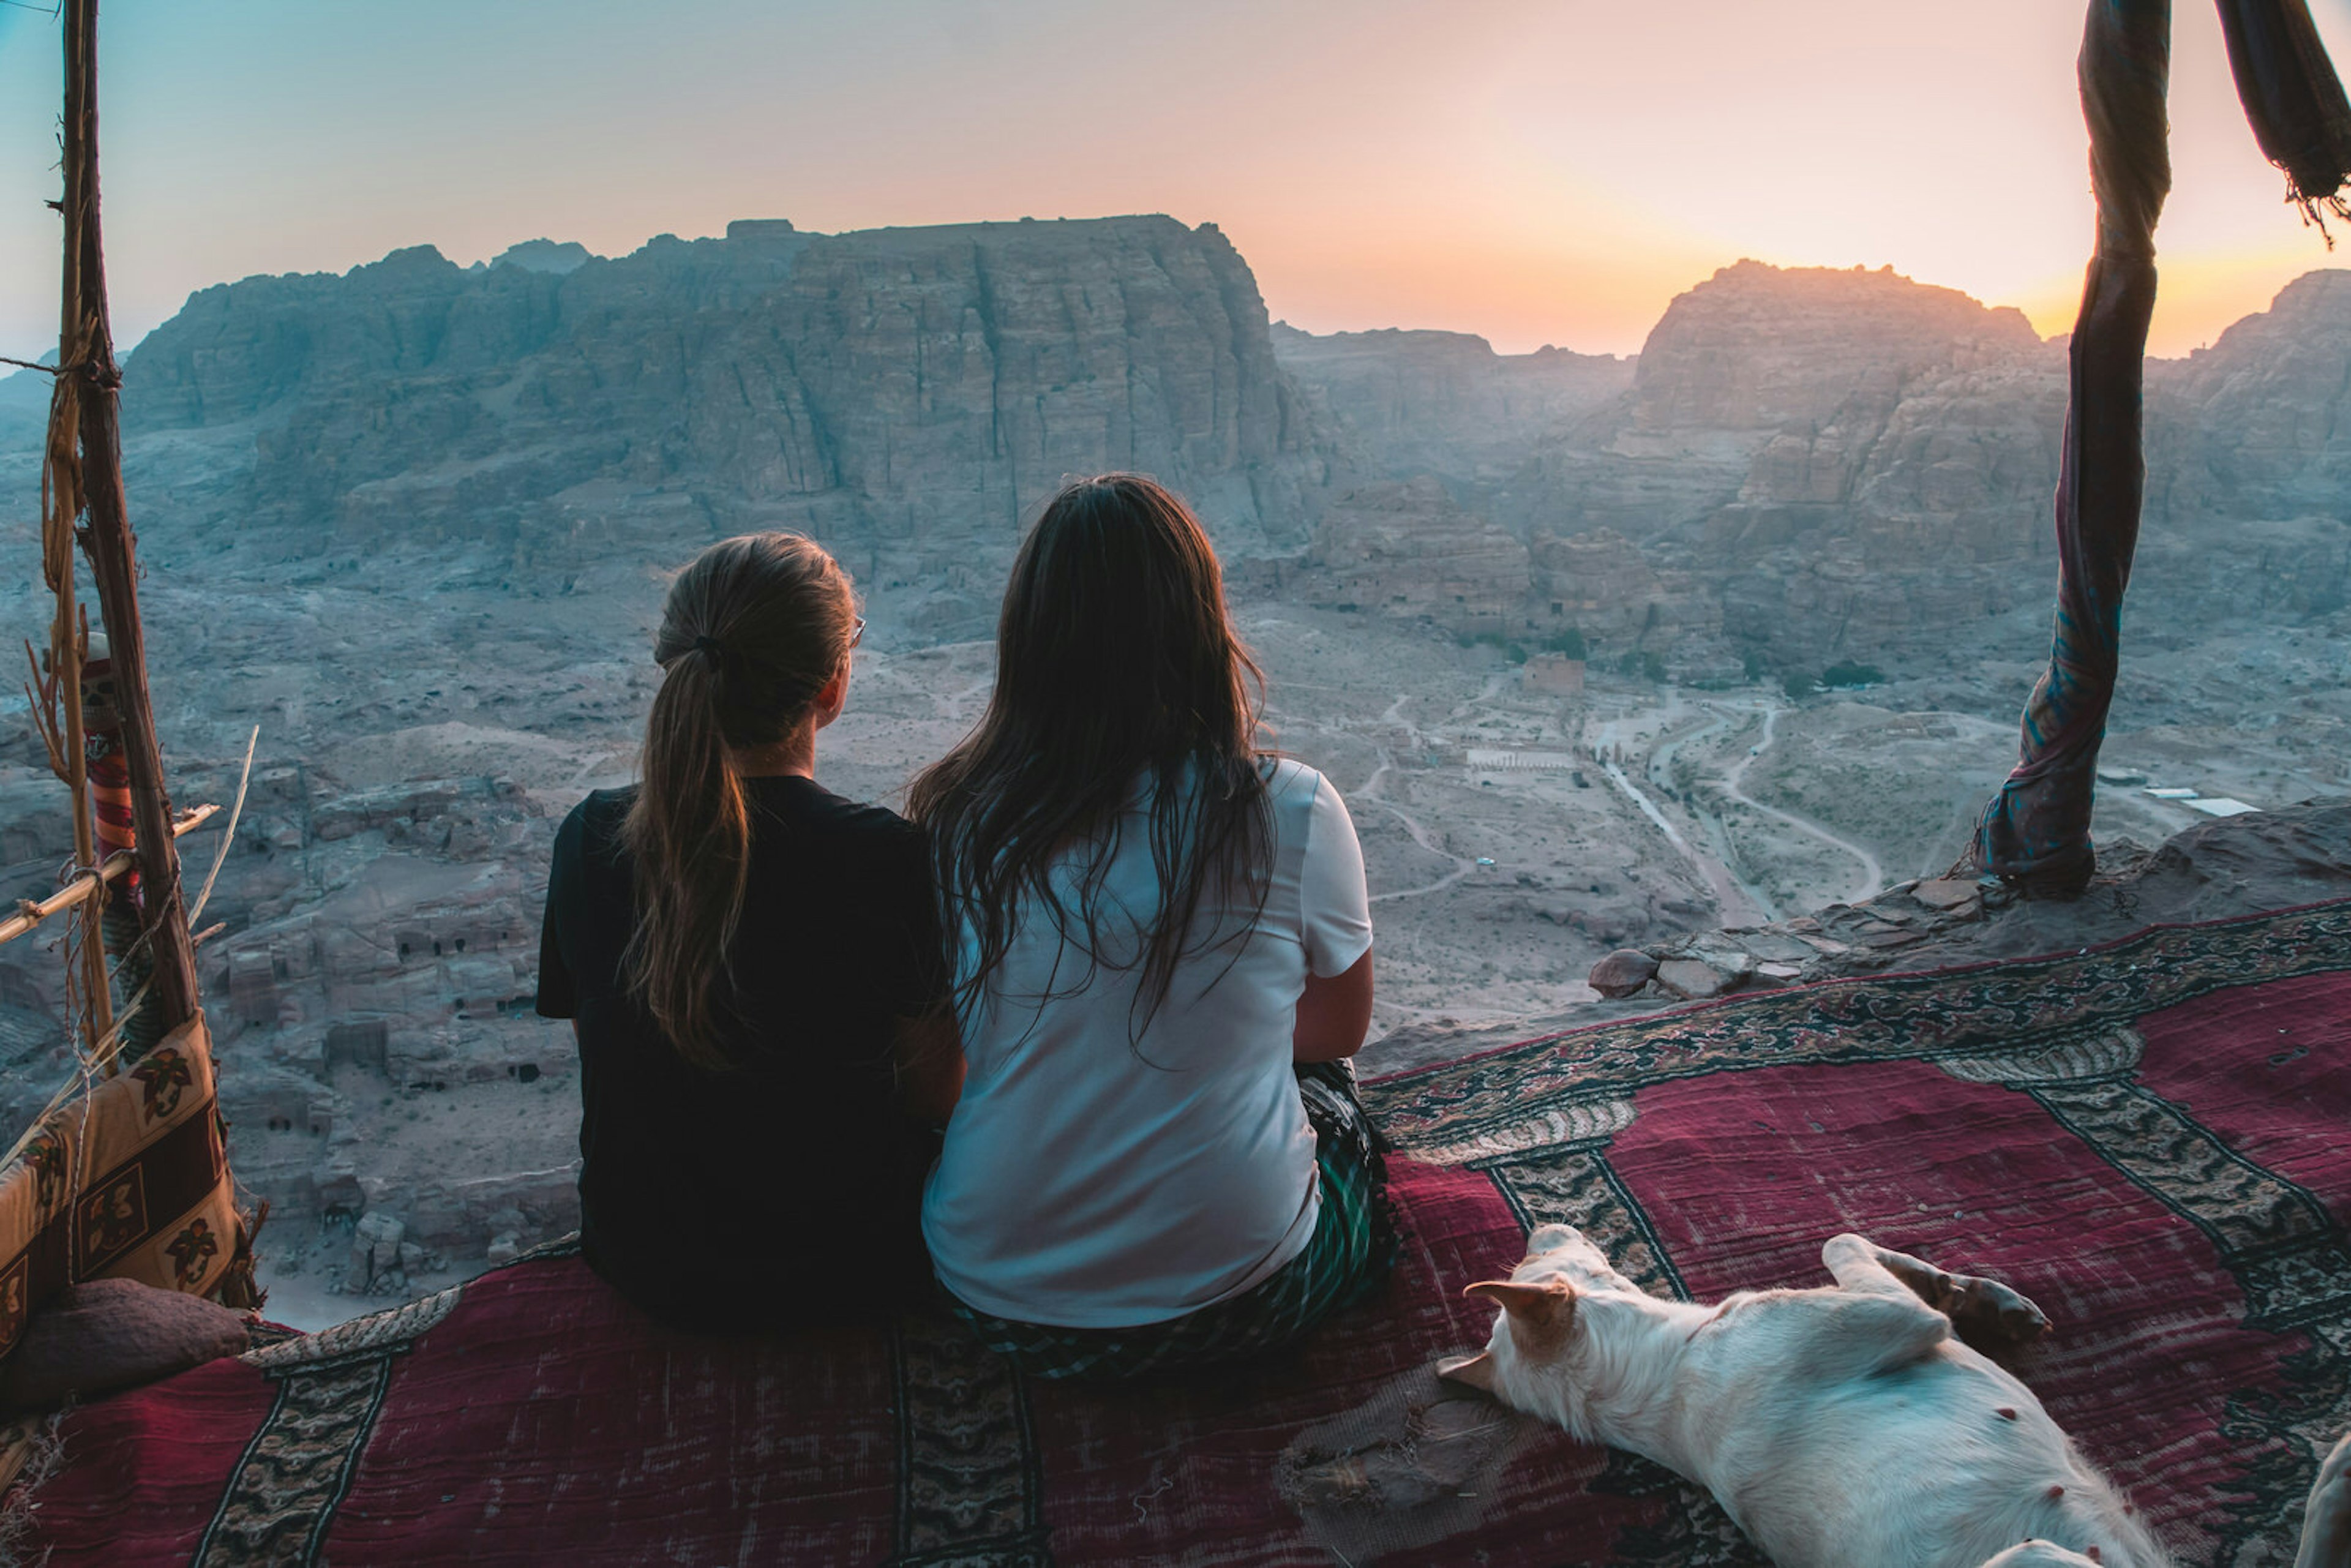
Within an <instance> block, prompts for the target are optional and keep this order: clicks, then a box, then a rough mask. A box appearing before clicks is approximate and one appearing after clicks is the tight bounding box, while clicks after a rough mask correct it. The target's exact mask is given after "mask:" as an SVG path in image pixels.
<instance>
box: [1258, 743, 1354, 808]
mask: <svg viewBox="0 0 2351 1568" xmlns="http://www.w3.org/2000/svg"><path fill="white" fill-rule="evenodd" d="M1264 769H1265V790H1266V794H1267V796H1268V797H1269V798H1270V800H1272V801H1273V803H1274V808H1275V810H1282V809H1284V808H1287V809H1289V810H1295V811H1306V810H1311V809H1312V808H1313V805H1314V802H1315V800H1317V798H1319V797H1321V796H1324V795H1329V796H1331V797H1332V798H1333V799H1336V797H1337V794H1338V791H1337V790H1336V789H1332V785H1331V781H1330V780H1329V779H1325V778H1324V777H1323V776H1322V774H1321V773H1320V772H1318V771H1316V770H1315V769H1314V768H1311V767H1310V766H1309V765H1308V764H1306V763H1303V762H1301V761H1300V760H1299V759H1298V758H1295V757H1284V756H1280V755H1279V754H1275V755H1270V756H1268V757H1267V758H1265V762H1264Z"/></svg>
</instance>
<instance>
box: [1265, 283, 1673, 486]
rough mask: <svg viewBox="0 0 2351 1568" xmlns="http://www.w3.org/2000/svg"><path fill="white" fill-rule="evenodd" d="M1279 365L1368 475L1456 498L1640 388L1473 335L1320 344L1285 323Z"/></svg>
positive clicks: (1358, 337) (1596, 358)
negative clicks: (1411, 481) (1498, 348)
mask: <svg viewBox="0 0 2351 1568" xmlns="http://www.w3.org/2000/svg"><path fill="white" fill-rule="evenodd" d="M1273 353H1274V358H1275V359H1276V360H1277V361H1280V364H1281V367H1282V368H1283V369H1284V370H1286V371H1289V372H1290V375H1291V376H1292V377H1294V378H1295V379H1296V380H1297V382H1298V384H1299V385H1300V386H1301V388H1302V389H1304V391H1305V392H1306V394H1307V395H1308V397H1309V398H1311V399H1312V400H1314V401H1315V402H1317V404H1318V405H1319V407H1320V408H1321V409H1322V410H1327V411H1328V413H1329V414H1330V416H1331V423H1332V424H1333V425H1334V426H1335V427H1337V428H1338V429H1339V430H1340V431H1342V432H1343V433H1344V437H1345V440H1346V448H1347V451H1348V453H1349V455H1350V456H1351V457H1352V458H1353V460H1354V462H1355V463H1356V464H1357V465H1359V466H1360V467H1361V468H1362V469H1363V470H1364V472H1365V473H1366V474H1370V475H1374V476H1384V477H1388V478H1396V479H1408V478H1411V477H1413V476H1416V475H1419V474H1433V475H1436V476H1438V477H1440V478H1442V479H1444V480H1445V481H1447V484H1449V485H1451V486H1454V487H1455V488H1456V489H1460V490H1468V489H1472V488H1474V487H1478V486H1498V485H1500V484H1503V483H1505V482H1507V481H1509V480H1510V478H1511V477H1512V476H1515V475H1516V473H1517V472H1518V470H1519V468H1520V465H1522V464H1523V463H1524V462H1525V461H1526V457H1527V454H1528V453H1529V452H1531V451H1532V450H1533V449H1534V447H1535V445H1536V444H1537V443H1539V442H1541V441H1542V440H1543V439H1544V438H1546V437H1549V436H1552V435H1555V434H1558V433H1559V432H1561V431H1562V430H1563V429H1565V428H1566V427H1567V426H1569V425H1571V424H1573V423H1574V422H1575V421H1576V420H1577V419H1579V418H1581V417H1582V416H1583V414H1585V413H1589V412H1591V410H1593V408H1595V407H1597V406H1598V405H1599V404H1601V403H1604V402H1607V401H1608V400H1609V399H1610V398H1613V397H1614V396H1616V395H1617V394H1618V393H1620V392H1623V391H1625V388H1627V387H1628V386H1630V385H1631V384H1632V381H1633V361H1631V360H1629V359H1618V358H1616V357H1615V356H1614V355H1611V354H1577V353H1571V352H1569V351H1568V350H1564V349H1550V348H1546V349H1539V350H1536V351H1535V352H1533V353H1531V354H1498V353H1496V352H1495V351H1494V349H1493V345H1492V344H1490V343H1489V342H1487V341H1486V340H1485V339H1483V338H1479V337H1473V336H1471V335H1470V334H1468V333H1467V332H1426V331H1402V330H1397V329H1393V328H1391V329H1384V330H1381V331H1375V332H1334V333H1330V334H1326V335H1317V334H1315V333H1311V332H1301V331H1300V330H1298V329H1296V328H1294V327H1291V326H1290V325H1288V324H1287V323H1285V322H1280V321H1277V322H1275V323H1274V325H1273Z"/></svg>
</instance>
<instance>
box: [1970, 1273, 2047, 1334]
mask: <svg viewBox="0 0 2351 1568" xmlns="http://www.w3.org/2000/svg"><path fill="white" fill-rule="evenodd" d="M1950 1279H1951V1285H1952V1293H1953V1295H1954V1297H1955V1298H1956V1299H1955V1300H1954V1301H1953V1304H1952V1306H1951V1309H1950V1312H1951V1326H1952V1327H1954V1328H1956V1329H1958V1330H1959V1338H1961V1339H1962V1340H1965V1341H1966V1342H1967V1343H1970V1344H1977V1345H1982V1344H1991V1345H2016V1344H2029V1343H2032V1341H2034V1340H2036V1339H2039V1338H2040V1337H2041V1336H2042V1335H2043V1334H2045V1333H2048V1332H2049V1318H2048V1314H2046V1313H2044V1312H2042V1310H2041V1309H2040V1308H2039V1307H2036V1306H2034V1305H2033V1304H2032V1301H2030V1300H2029V1299H2028V1298H2027V1297H2026V1296H2025V1295H2024V1294H2023V1292H2022V1291H2016V1290H2012V1289H2011V1288H2010V1287H2008V1286H2006V1285H2003V1284H2001V1282H2000V1281H1998V1280H1985V1279H1980V1278H1978V1277H1977V1276H1975V1275H1972V1274H1954V1275H1952V1276H1951V1277H1950Z"/></svg>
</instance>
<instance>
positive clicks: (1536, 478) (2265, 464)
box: [1505, 262, 2351, 670]
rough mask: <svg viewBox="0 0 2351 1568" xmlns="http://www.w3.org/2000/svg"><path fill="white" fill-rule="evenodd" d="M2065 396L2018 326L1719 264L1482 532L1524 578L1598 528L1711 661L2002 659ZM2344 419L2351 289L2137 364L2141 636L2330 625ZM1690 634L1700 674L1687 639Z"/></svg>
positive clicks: (1913, 289)
mask: <svg viewBox="0 0 2351 1568" xmlns="http://www.w3.org/2000/svg"><path fill="white" fill-rule="evenodd" d="M2065 382H2066V368H2065V357H2064V345H2063V343H2062V342H2054V341H2053V342H2050V343H2043V342H2042V341H2041V340H2039V339H2038V338H2036V337H2035V336H2034V334H2033V332H2032V329H2031V328H2030V326H2029V325H2028V324H2027V323H2026V322H2025V320H2024V319H2023V318H2022V316H2021V315H2019V314H2018V313H2017V312H2015V311H2013V310H1996V309H1991V308H1986V307H1984V306H1982V305H1980V304H1979V303H1977V302H1976V301H1974V300H1972V299H1970V298H1967V297H1966V296H1964V295H1961V294H1958V293H1956V292H1954V291H1952V290H1949V289H1944V288H1934V287H1926V286H1923V285H1919V284H1917V283H1913V282H1911V281H1910V280H1908V279H1907V278H1903V277H1896V276H1895V275H1894V274H1892V273H1890V272H1886V271H1879V272H1863V271H1853V272H1835V271H1827V270H1822V269H1792V270H1782V269H1779V268H1775V267H1765V266H1762V265H1761V264H1758V263H1754V262H1742V263H1740V265H1738V266H1736V267H1727V268H1725V269H1723V270H1722V271H1721V272H1719V273H1717V274H1716V275H1715V276H1714V277H1712V278H1711V279H1709V280H1708V281H1707V282H1705V283H1703V284H1700V285H1699V286H1698V287H1696V288H1694V289H1692V290H1691V291H1690V292H1688V293H1687V294H1685V295H1683V296H1681V297H1680V298H1677V299H1676V300H1675V301H1674V303H1673V305H1672V307H1671V308H1668V309H1667V313H1666V315H1665V317H1664V319H1662V320H1660V321H1659V323H1658V324H1657V327H1656V329H1655V330H1654V331H1653V332H1652V333H1651V335H1650V338H1649V340H1648V342H1647V343H1646V345H1645V347H1644V349H1643V350H1642V353H1641V356H1640V359H1639V362H1638V368H1637V371H1636V373H1635V379H1634V382H1633V384H1632V386H1631V387H1630V389H1628V390H1627V391H1626V392H1625V393H1624V394H1623V395H1622V396H1620V397H1619V398H1617V399H1616V400H1614V402H1610V403H1608V404H1606V405H1604V406H1603V407H1602V408H1600V409H1598V410H1596V411H1594V412H1593V413H1592V414H1590V415H1589V416H1587V417H1586V418H1585V419H1584V420H1583V422H1582V423H1580V424H1578V425H1577V426H1576V427H1574V428H1573V429H1572V430H1570V431H1568V432H1566V433H1564V434H1561V435H1558V436H1556V437H1554V438H1553V439H1552V440H1550V441H1548V442H1546V443H1544V444H1542V445H1541V449H1540V450H1539V451H1538V452H1537V454H1536V455H1534V456H1533V457H1532V458H1531V461H1530V463H1529V465H1528V467H1527V469H1526V470H1525V471H1524V472H1523V473H1522V475H1521V476H1520V478H1519V480H1518V481H1517V483H1516V484H1515V486H1513V487H1512V494H1513V495H1514V496H1515V497H1516V502H1517V507H1516V509H1515V510H1513V511H1509V512H1506V514H1505V516H1506V517H1507V519H1508V520H1509V521H1510V522H1512V523H1513V524H1514V525H1515V526H1517V527H1519V528H1522V529H1523V530H1525V531H1526V532H1527V534H1528V535H1529V537H1530V538H1531V542H1532V545H1533V549H1534V552H1535V557H1536V559H1537V560H1538V561H1541V559H1544V558H1545V555H1546V552H1547V551H1549V553H1551V554H1552V555H1554V556H1556V555H1558V554H1559V553H1560V552H1559V549H1557V547H1552V546H1549V545H1547V544H1546V540H1547V539H1551V538H1559V539H1571V538H1577V537H1581V536H1586V535H1590V534H1593V532H1594V531H1595V530H1602V531H1605V532H1606V533H1608V534H1612V535H1621V536H1623V537H1624V538H1627V539H1630V540H1632V541H1633V542H1634V543H1635V545H1637V546H1638V547H1639V549H1640V550H1641V551H1642V552H1643V554H1644V555H1645V556H1646V559H1648V560H1649V562H1650V563H1651V564H1652V565H1653V566H1654V567H1656V568H1657V569H1659V570H1667V571H1679V572H1682V573H1685V574H1687V576H1686V579H1685V580H1687V581H1688V582H1691V583H1694V584H1696V585H1698V589H1699V591H1701V592H1703V593H1707V594H1710V595H1712V596H1713V597H1715V598H1716V599H1718V600H1719V622H1718V623H1719V628H1720V632H1721V637H1722V641H1721V642H1720V643H1718V644H1713V645H1712V647H1713V653H1712V655H1711V656H1713V657H1717V658H1727V657H1728V656H1729V655H1731V654H1739V655H1741V656H1749V655H1751V656H1753V657H1755V658H1760V659H1761V661H1762V662H1763V663H1765V664H1767V665H1770V666H1771V667H1774V668H1784V669H1788V670H1818V669H1819V668H1820V667H1821V666H1822V665H1823V664H1825V663H1828V662H1830V661H1833V660H1836V659H1842V658H1858V659H1875V660H1899V659H1902V658H1911V659H1914V660H1916V659H1928V660H1931V659H1934V658H1937V657H1939V656H1942V655H1943V654H1944V653H1945V652H1946V651H1947V650H1950V649H1953V648H1959V647H1967V648H1973V649H1977V650H1989V649H1991V647H1993V646H1994V645H1998V646H2000V648H2001V651H2002V652H2005V653H2017V654H2020V655H2022V654H2025V653H2030V652H2031V650H2032V646H2033V644H2034V643H2036V642H2039V641H2045V636H2046V628H2045V623H2043V621H2042V620H2041V617H2042V616H2043V610H2042V608H2041V607H2043V606H2044V605H2045V604H2046V603H2047V602H2048V600H2049V597H2050V593H2051V591H2052V586H2053V571H2054V560H2053V547H2052V543H2051V538H2050V521H2049V519H2050V506H2051V497H2052V495H2053V491H2054V488H2055V485H2056V478H2057V462H2058V452H2059V444H2060V441H2061V436H2062V431H2063V428H2064V409H2065ZM2346 396H2351V274H2344V273H2315V274H2312V275H2310V276H2309V277H2304V279H2302V280H2301V281H2299V282H2297V283H2296V284H2294V285H2293V286H2292V287H2289V288H2288V289H2287V290H2286V291H2285V292H2284V293H2283V295H2281V296H2280V298H2279V299H2278V302H2277V305H2276V307H2275V308H2273V309H2272V310H2271V311H2269V312H2267V313H2265V314H2263V315H2260V316H2255V317H2251V318H2248V319H2246V320H2244V321H2242V322H2240V323H2238V325H2237V326H2235V327H2233V328H2231V329H2230V331H2229V332H2228V333H2227V334H2225V335H2224V336H2223V337H2222V338H2221V340H2220V341H2219V342H2218V343H2216V344H2215V345H2214V346H2213V347H2212V348H2211V349H2210V350H2201V351H2199V353H2197V354H2196V355H2194V356H2192V357H2191V358H2190V359H2189V360H2187V361H2176V362H2164V361H2150V364H2149V369H2148V408H2147V453H2148V469H2149V476H2148V503H2147V534H2146V537H2145V539H2144V541H2143V543H2142V546H2141V569H2140V571H2139V573H2138V575H2137V579H2136V580H2135V582H2134V617H2135V622H2136V623H2139V624H2144V625H2147V627H2149V628H2150V629H2151V630H2152V632H2154V634H2156V635H2162V634H2163V628H2164V627H2165V626H2166V625H2167V623H2169V622H2178V621H2179V620H2181V619H2183V618H2196V617H2209V616H2214V615H2230V614H2236V613H2242V612H2249V611H2250V612H2278V613H2289V614H2307V613H2327V612H2330V608H2331V607H2339V606H2340V604H2341V603H2342V600H2343V594H2344V590H2345V587H2346V581H2351V528H2346V527H2345V526H2344V524H2343V522H2342V520H2341V518H2342V514H2343V502H2342V499H2341V497H2342V496H2343V495H2344V493H2345V492H2344V481H2345V478H2346V473H2351V444H2344V443H2340V442H2338V440H2337V438H2336V436H2335V429H2336V424H2337V421H2338V418H2339V416H2340V415H2341V414H2342V413H2345V412H2346V410H2345V409H2344V407H2343V404H2344V402H2345V400H2346ZM2223 519H2235V520H2236V526H2235V527H2224V526H2223V521H2222V520H2223ZM1618 575H1620V576H1621V575H1622V574H1621V571H1620V572H1619V573H1618ZM1561 595H1562V588H1561V587H1560V586H1558V585H1557V584H1556V583H1555V584H1554V586H1553V587H1552V596H1553V597H1555V598H1556V597H1560V596H1561ZM1566 596H1567V597H1570V598H1576V597H1581V598H1583V599H1584V600H1586V601H1590V600H1592V599H1593V598H1595V597H1598V598H1605V597H1607V596H1606V595H1605V594H1598V595H1595V594H1591V593H1586V594H1583V595H1576V594H1574V593H1573V591H1572V589H1571V590H1570V591H1568V592H1567V594H1566ZM1623 618H1624V617H1623V613H1622V611H1621V608H1620V609H1619V611H1618V612H1617V613H1616V615H1615V619H1616V620H1618V621H1620V622H1621V621H1622V620H1623ZM1995 619H1997V620H1998V622H2000V623H1999V624H1998V625H1997V626H1995V625H1992V624H1991V622H1992V621H1994V620H1995ZM1706 624H1707V618H1706V617H1705V616H1704V615H1703V614H1702V613H1701V614H1697V615H1690V616H1687V625H1688V627H1689V628H1690V635H1691V636H1694V637H1696V638H1697V639H1698V642H1697V644H1696V646H1695V647H1693V648H1691V649H1688V650H1687V652H1688V653H1689V654H1690V656H1691V657H1693V658H1696V659H1698V660H1700V661H1701V662H1702V661H1703V660H1704V659H1705V658H1706V657H1708V656H1709V655H1708V653H1707V649H1708V645H1709V644H1708V639H1707V635H1706V632H1705V631H1704V628H1705V626H1706Z"/></svg>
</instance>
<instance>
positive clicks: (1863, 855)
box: [1720, 708, 1886, 904]
mask: <svg viewBox="0 0 2351 1568" xmlns="http://www.w3.org/2000/svg"><path fill="white" fill-rule="evenodd" d="M1780 714H1781V710H1780V709H1778V708H1765V709H1764V710H1763V738H1762V739H1761V740H1760V741H1758V742H1756V744H1755V745H1754V747H1751V748H1750V750H1749V751H1748V753H1747V755H1746V756H1744V757H1742V758H1740V759H1739V760H1738V761H1737V762H1735V763H1733V764H1731V765H1730V767H1729V768H1727V769H1725V770H1724V771H1723V773H1722V775H1721V780H1720V781H1721V784H1722V791H1723V793H1724V794H1726V795H1728V796H1729V797H1730V798H1731V799H1732V800H1736V801H1738V802H1739V803H1740V805H1742V806H1745V807H1747V808H1748V809H1749V810H1753V811H1760V812H1761V813H1762V814H1763V815H1764V816H1767V817H1769V818H1771V820H1772V821H1777V822H1785V823H1786V824H1787V825H1788V826H1790V827H1792V828H1793V829H1795V830H1796V831H1798V832H1800V833H1803V834H1806V835H1808V836H1810V837H1812V838H1815V839H1818V840H1820V841H1821V842H1823V843H1824V844H1829V845H1832V846H1834V848H1836V849H1840V850H1843V851H1844V852H1845V853H1846V854H1849V855H1851V856H1852V857H1853V858H1854V859H1855V860H1856V861H1858V862H1861V877H1860V879H1859V881H1858V882H1856V883H1855V884H1854V886H1853V888H1852V889H1851V891H1849V892H1847V893H1846V894H1845V895H1844V900H1843V902H1844V903H1846V904H1859V903H1860V902H1861V901H1862V900H1864V899H1865V898H1873V897H1875V896H1876V894H1878V892H1879V891H1880V890H1881V889H1883V888H1884V887H1885V886H1886V868H1885V867H1884V866H1883V865H1880V864H1879V863H1878V860H1877V857H1876V855H1875V854H1872V853H1871V852H1869V851H1868V850H1866V849H1865V848H1863V847H1862V846H1861V845H1859V844H1857V843H1855V842H1854V841H1852V840H1851V839H1848V838H1844V837H1843V836H1841V835H1839V834H1836V833H1834V832H1831V831H1829V830H1828V829H1826V828H1823V827H1822V826H1821V825H1820V824H1819V823H1818V822H1812V821H1805V820H1804V819H1803V818H1802V817H1799V816H1796V815H1795V814H1794V813H1792V812H1789V811H1782V810H1780V808H1779V807H1777V806H1767V805H1765V804H1764V803H1763V802H1762V801H1761V800H1757V799H1755V797H1753V796H1752V795H1750V794H1748V793H1747V792H1746V791H1745V790H1743V789H1740V787H1739V781H1740V779H1744V778H1746V777H1747V769H1748V768H1750V767H1752V766H1753V765H1754V764H1755V762H1756V761H1757V760H1758V759H1759V758H1761V757H1762V755H1763V754H1764V753H1765V752H1767V751H1769V750H1771V739H1772V735H1771V732H1772V728H1773V727H1774V726H1775V725H1777V724H1778V723H1779V720H1780Z"/></svg>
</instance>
